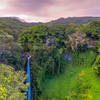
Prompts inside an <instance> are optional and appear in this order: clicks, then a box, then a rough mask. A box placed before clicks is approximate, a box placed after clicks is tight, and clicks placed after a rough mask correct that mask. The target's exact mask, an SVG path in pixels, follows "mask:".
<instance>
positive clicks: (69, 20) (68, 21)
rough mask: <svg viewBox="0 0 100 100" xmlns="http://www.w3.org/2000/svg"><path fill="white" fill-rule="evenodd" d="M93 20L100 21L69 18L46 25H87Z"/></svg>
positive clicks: (99, 18) (91, 18)
mask: <svg viewBox="0 0 100 100" xmlns="http://www.w3.org/2000/svg"><path fill="white" fill-rule="evenodd" d="M93 20H100V17H68V18H59V19H57V20H53V21H51V22H48V23H46V24H48V25H56V24H87V23H89V22H91V21H93Z"/></svg>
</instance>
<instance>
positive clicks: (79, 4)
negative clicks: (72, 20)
mask: <svg viewBox="0 0 100 100" xmlns="http://www.w3.org/2000/svg"><path fill="white" fill-rule="evenodd" d="M99 5H100V1H99V0H1V1H0V16H3V15H4V16H18V17H21V18H24V19H25V20H27V21H31V20H32V21H49V20H52V19H53V20H54V19H56V18H59V17H71V16H100V13H99V11H100V6H99Z"/></svg>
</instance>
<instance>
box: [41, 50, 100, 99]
mask: <svg viewBox="0 0 100 100" xmlns="http://www.w3.org/2000/svg"><path fill="white" fill-rule="evenodd" d="M95 56H96V54H95V53H94V52H93V51H90V50H89V51H86V52H83V53H80V54H78V53H73V54H72V61H71V62H70V63H69V64H66V66H65V67H66V68H65V72H64V73H63V74H60V75H58V76H56V77H54V78H52V79H46V80H45V82H44V83H43V85H42V95H41V98H40V100H65V96H67V95H69V94H70V93H71V92H72V91H74V90H75V89H76V85H77V77H78V75H79V73H80V72H81V71H83V70H85V69H87V68H88V67H90V66H91V63H92V62H93V60H94V58H95ZM96 86H97V88H100V86H99V84H98V85H96ZM94 96H96V94H95V93H94ZM96 98H97V99H95V100H100V99H98V97H96Z"/></svg>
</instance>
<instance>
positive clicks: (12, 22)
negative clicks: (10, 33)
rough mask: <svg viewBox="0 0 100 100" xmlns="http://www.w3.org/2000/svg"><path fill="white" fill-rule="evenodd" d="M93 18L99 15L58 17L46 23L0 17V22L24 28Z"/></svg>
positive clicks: (80, 21)
mask: <svg viewBox="0 0 100 100" xmlns="http://www.w3.org/2000/svg"><path fill="white" fill-rule="evenodd" d="M94 20H100V17H68V18H59V19H57V20H53V21H50V22H47V23H43V22H31V23H27V22H25V21H23V20H22V19H20V18H17V17H1V18H0V22H3V23H6V24H7V25H10V26H12V27H13V28H21V29H23V28H26V27H29V26H34V25H39V24H46V25H50V26H52V25H56V24H87V23H89V22H92V21H94Z"/></svg>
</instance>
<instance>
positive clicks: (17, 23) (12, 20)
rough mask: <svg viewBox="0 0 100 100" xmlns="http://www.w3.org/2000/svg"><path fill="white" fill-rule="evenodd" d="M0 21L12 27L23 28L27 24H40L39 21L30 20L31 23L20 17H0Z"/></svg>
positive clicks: (27, 25)
mask: <svg viewBox="0 0 100 100" xmlns="http://www.w3.org/2000/svg"><path fill="white" fill-rule="evenodd" d="M0 22H3V23H5V24H6V25H9V26H11V27H12V28H19V29H23V28H26V27H29V26H34V25H39V24H42V23H40V22H38V23H36V22H32V23H27V22H25V21H24V20H23V19H20V18H18V17H0Z"/></svg>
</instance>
